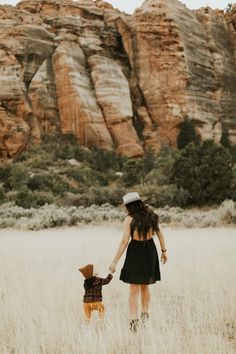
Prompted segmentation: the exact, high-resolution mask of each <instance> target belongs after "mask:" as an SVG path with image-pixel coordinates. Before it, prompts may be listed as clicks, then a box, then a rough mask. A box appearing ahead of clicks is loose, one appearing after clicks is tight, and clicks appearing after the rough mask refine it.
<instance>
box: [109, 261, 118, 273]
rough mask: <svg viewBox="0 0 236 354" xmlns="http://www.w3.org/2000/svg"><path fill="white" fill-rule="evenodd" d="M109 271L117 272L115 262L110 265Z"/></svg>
mask: <svg viewBox="0 0 236 354" xmlns="http://www.w3.org/2000/svg"><path fill="white" fill-rule="evenodd" d="M109 270H110V272H111V273H115V271H116V264H115V263H114V262H113V263H112V264H111V265H110V267H109Z"/></svg>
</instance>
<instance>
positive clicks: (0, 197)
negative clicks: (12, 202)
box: [0, 187, 6, 204]
mask: <svg viewBox="0 0 236 354" xmlns="http://www.w3.org/2000/svg"><path fill="white" fill-rule="evenodd" d="M5 199H6V194H5V190H4V188H2V187H0V204H2V203H4V202H5Z"/></svg>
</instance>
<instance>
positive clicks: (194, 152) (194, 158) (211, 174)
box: [172, 140, 232, 205]
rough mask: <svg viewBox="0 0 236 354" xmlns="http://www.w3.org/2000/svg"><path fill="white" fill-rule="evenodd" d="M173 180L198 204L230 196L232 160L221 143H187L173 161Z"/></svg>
mask: <svg viewBox="0 0 236 354" xmlns="http://www.w3.org/2000/svg"><path fill="white" fill-rule="evenodd" d="M172 176H173V182H174V183H175V184H176V185H177V187H178V188H181V187H182V188H184V189H185V190H187V191H188V192H189V202H190V203H193V204H194V203H196V204H198V205H202V204H206V203H212V202H221V201H223V200H224V199H227V198H228V197H229V196H230V189H231V181H232V160H231V156H230V154H229V153H228V152H227V150H225V149H224V148H223V147H222V146H220V145H216V144H215V143H214V142H213V141H210V140H208V141H205V142H204V143H203V144H202V145H201V146H195V145H194V144H189V145H188V146H187V147H186V148H185V149H184V150H183V151H182V153H181V155H180V157H179V158H178V159H177V160H176V161H175V163H174V165H173V169H172Z"/></svg>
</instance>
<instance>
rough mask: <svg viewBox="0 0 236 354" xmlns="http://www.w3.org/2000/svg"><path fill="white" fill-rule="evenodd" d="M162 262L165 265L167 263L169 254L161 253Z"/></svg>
mask: <svg viewBox="0 0 236 354" xmlns="http://www.w3.org/2000/svg"><path fill="white" fill-rule="evenodd" d="M161 262H162V263H163V264H165V263H166V262H167V252H162V253H161Z"/></svg>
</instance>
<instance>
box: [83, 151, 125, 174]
mask: <svg viewBox="0 0 236 354" xmlns="http://www.w3.org/2000/svg"><path fill="white" fill-rule="evenodd" d="M91 153H92V156H91V161H90V166H91V167H92V168H93V169H95V170H98V171H107V170H109V169H113V170H117V171H120V169H122V166H123V163H124V161H125V160H126V159H125V158H124V157H122V156H120V155H117V154H116V153H114V152H111V151H107V150H102V149H98V148H93V149H92V151H91Z"/></svg>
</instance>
